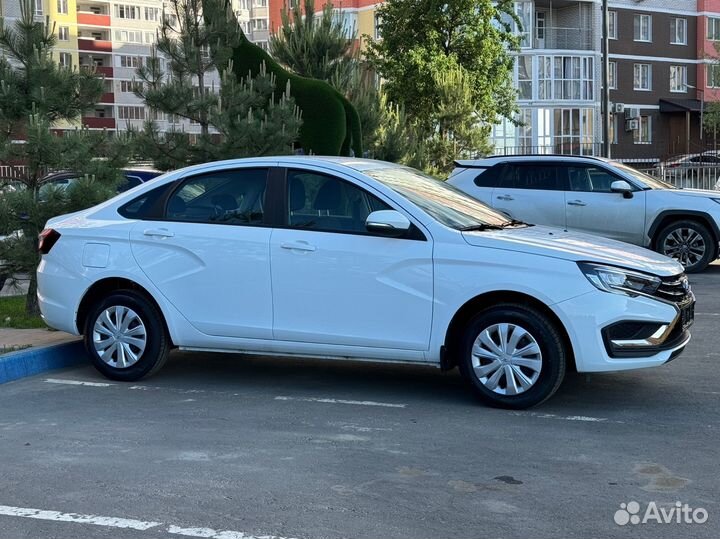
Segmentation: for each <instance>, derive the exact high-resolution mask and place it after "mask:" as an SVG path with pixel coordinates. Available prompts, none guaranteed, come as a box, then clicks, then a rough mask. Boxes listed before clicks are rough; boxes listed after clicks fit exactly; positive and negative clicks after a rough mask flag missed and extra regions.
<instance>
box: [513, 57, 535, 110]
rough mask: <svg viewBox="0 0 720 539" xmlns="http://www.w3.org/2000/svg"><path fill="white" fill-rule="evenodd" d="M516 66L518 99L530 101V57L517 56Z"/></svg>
mask: <svg viewBox="0 0 720 539" xmlns="http://www.w3.org/2000/svg"><path fill="white" fill-rule="evenodd" d="M517 66H518V99H532V97H533V95H532V88H533V83H532V81H533V76H532V56H529V55H527V54H525V55H521V56H519V57H518V62H517Z"/></svg>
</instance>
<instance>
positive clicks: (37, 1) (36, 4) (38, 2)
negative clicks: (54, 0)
mask: <svg viewBox="0 0 720 539" xmlns="http://www.w3.org/2000/svg"><path fill="white" fill-rule="evenodd" d="M32 5H33V11H34V12H35V16H36V17H42V14H43V5H42V0H32Z"/></svg>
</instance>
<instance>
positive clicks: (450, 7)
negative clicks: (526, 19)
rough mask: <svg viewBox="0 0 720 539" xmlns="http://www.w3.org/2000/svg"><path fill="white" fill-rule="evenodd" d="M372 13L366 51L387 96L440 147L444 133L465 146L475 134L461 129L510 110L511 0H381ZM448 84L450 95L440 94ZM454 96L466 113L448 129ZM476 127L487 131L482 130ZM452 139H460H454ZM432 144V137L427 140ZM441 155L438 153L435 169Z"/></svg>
mask: <svg viewBox="0 0 720 539" xmlns="http://www.w3.org/2000/svg"><path fill="white" fill-rule="evenodd" d="M378 17H379V20H380V23H379V30H380V34H381V36H382V39H378V40H375V39H372V38H370V37H369V36H366V38H367V39H368V57H369V59H370V61H371V63H372V65H373V66H374V67H375V68H376V69H377V71H378V73H379V74H380V75H381V77H382V78H383V80H384V89H385V91H386V92H387V94H388V97H389V99H390V100H391V101H392V102H394V103H397V104H399V105H401V106H403V107H404V109H405V111H406V113H407V115H408V118H409V119H410V121H411V122H412V123H413V124H414V125H415V126H416V128H417V129H418V130H419V131H420V132H422V133H424V134H425V136H427V137H428V138H430V139H435V142H436V143H437V142H440V141H444V142H442V145H443V146H444V147H446V149H447V147H448V146H447V145H448V141H450V140H452V141H454V142H453V144H458V148H462V147H464V148H465V150H466V151H470V150H472V149H473V148H472V146H473V144H475V143H478V142H480V141H479V139H478V137H477V136H475V135H472V136H471V134H470V132H469V131H468V129H470V128H471V127H473V126H475V127H478V126H482V125H491V124H494V123H497V122H498V121H499V120H500V119H501V118H502V117H507V118H512V117H513V114H514V112H515V111H516V104H515V100H516V97H517V93H516V90H515V88H514V85H513V78H512V74H513V63H514V60H513V55H512V52H513V51H514V50H516V49H517V48H518V46H519V37H518V36H517V35H516V34H514V33H513V31H512V23H513V21H517V20H518V19H517V16H516V15H515V12H514V2H512V1H509V0H500V1H495V0H455V1H453V2H435V1H434V0H388V1H387V2H386V3H385V4H383V5H382V6H381V7H380V8H379V9H378ZM450 89H452V90H453V91H457V92H458V94H457V95H456V96H455V97H452V98H448V91H449V90H450ZM467 92H469V94H468V93H467ZM455 99H457V100H458V101H459V102H462V111H463V112H464V113H465V112H468V110H470V111H471V112H472V114H470V116H469V119H468V120H467V121H466V123H465V125H464V126H463V127H462V128H460V129H458V128H454V129H453V130H452V131H454V133H451V130H450V128H449V124H448V122H449V121H450V118H457V111H453V110H451V109H452V108H456V107H455V106H454V105H452V102H453V101H454V100H455ZM443 102H444V103H445V105H444V106H443V107H440V106H439V103H443ZM468 105H471V106H470V107H468ZM430 111H432V112H430ZM479 133H480V134H481V135H482V134H483V133H485V134H487V129H484V130H483V129H481V130H480V132H479ZM436 134H438V135H440V137H439V138H438V137H437V136H436ZM459 138H461V139H464V140H465V143H462V144H459ZM470 142H472V143H473V144H470ZM433 145H435V146H436V145H437V144H434V143H433V141H432V140H431V141H430V146H433ZM482 146H483V144H480V145H479V146H478V147H477V148H475V149H476V150H480V149H481V147H482ZM446 162H447V159H446V158H442V159H440V161H439V162H438V168H443V167H445V166H446Z"/></svg>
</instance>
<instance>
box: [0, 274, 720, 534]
mask: <svg viewBox="0 0 720 539" xmlns="http://www.w3.org/2000/svg"><path fill="white" fill-rule="evenodd" d="M691 282H692V284H693V286H694V290H695V293H696V296H697V301H698V302H697V308H696V312H697V315H696V316H697V318H696V323H695V326H694V329H693V340H692V341H691V343H690V344H689V346H688V348H687V350H686V351H685V353H684V354H683V355H682V356H680V357H679V358H678V359H677V360H675V361H673V362H672V363H670V364H667V365H665V366H663V367H660V368H654V369H647V370H642V371H635V372H628V373H618V374H604V375H593V376H584V375H578V374H573V375H569V376H568V377H567V378H566V381H565V383H564V384H563V386H562V387H561V389H560V391H559V392H558V393H557V394H556V395H555V396H554V397H553V398H552V399H551V400H550V401H549V402H547V403H546V404H544V405H542V406H540V407H538V408H535V409H532V410H529V411H522V412H512V411H506V410H496V409H490V408H486V407H483V406H482V405H479V404H478V403H477V402H476V401H475V400H474V399H473V397H472V396H471V395H470V394H469V393H468V391H467V390H466V389H465V388H464V386H463V384H462V382H461V380H460V378H459V375H458V373H457V372H450V373H441V372H440V371H439V370H436V369H432V368H426V367H414V366H392V365H374V364H363V363H355V362H353V363H350V362H328V361H316V360H301V359H293V360H289V359H270V358H257V357H255V358H248V357H243V356H236V355H228V354H205V353H193V354H190V353H174V354H173V356H172V357H171V359H170V361H168V363H167V365H166V366H165V368H164V369H163V370H162V371H160V372H159V373H158V374H157V375H156V376H154V377H152V378H150V379H147V380H143V381H142V382H139V383H136V384H123V383H116V382H109V381H108V380H105V379H104V378H102V377H101V376H100V375H99V374H98V373H96V372H95V371H94V370H93V369H92V368H91V367H82V368H74V369H67V370H63V371H55V372H52V373H46V374H44V375H40V376H36V377H33V378H27V379H24V380H20V381H17V382H11V383H8V384H5V385H2V386H0V539H5V538H7V539H20V538H43V539H53V538H63V539H64V538H68V539H69V538H77V537H83V538H100V537H108V538H110V537H112V538H125V537H127V538H137V539H144V538H161V539H164V538H171V537H214V538H217V539H240V538H244V539H251V538H253V537H256V538H257V537H263V536H279V537H295V538H305V539H320V538H329V539H339V538H358V539H360V538H368V539H370V538H372V539H394V538H417V539H424V538H428V539H430V538H433V539H435V538H438V539H439V538H449V537H453V538H480V537H492V538H553V539H555V538H559V537H563V538H572V537H583V538H585V537H633V538H645V537H647V538H652V539H658V538H664V537H668V538H673V539H676V538H685V537H687V538H693V539H696V538H705V537H707V538H717V537H719V536H720V459H719V458H718V446H719V445H720V421H719V419H718V418H719V417H720V384H718V371H719V369H718V363H719V362H720V331H719V330H720V265H718V264H716V265H714V266H712V267H711V268H710V269H709V270H708V271H707V272H705V273H703V274H701V275H696V276H692V277H691ZM633 502H635V503H636V504H637V506H636V505H635V504H634V503H633ZM678 502H679V503H680V505H681V507H685V504H687V507H688V508H689V510H688V514H694V515H695V516H696V517H697V520H703V518H702V517H703V515H704V516H705V517H706V520H705V521H704V522H703V523H700V522H698V521H695V522H693V523H687V522H680V523H678V522H676V518H675V516H676V515H677V513H672V512H671V511H672V510H673V508H676V509H677V505H676V504H677V503H678ZM621 504H624V505H621ZM649 505H653V506H654V507H656V508H657V513H652V515H654V514H658V515H660V511H661V510H662V512H663V513H664V514H665V515H666V516H668V518H669V519H670V520H671V522H669V523H660V522H657V519H654V518H652V515H651V518H650V520H649V521H647V520H646V522H645V523H642V521H641V522H639V523H637V524H635V523H634V522H635V521H636V520H638V519H640V520H642V517H644V516H646V515H647V513H646V511H647V508H648V506H649ZM636 508H638V511H635V509H636ZM628 509H629V510H630V513H628V512H627V510H628ZM692 511H695V513H692ZM703 511H704V513H703ZM631 513H632V514H631ZM632 517H636V518H634V519H632V520H630V519H631V518H632ZM616 518H617V520H618V521H619V522H621V523H623V522H626V521H629V522H628V523H627V524H617V523H616ZM658 518H664V517H662V515H660V516H658Z"/></svg>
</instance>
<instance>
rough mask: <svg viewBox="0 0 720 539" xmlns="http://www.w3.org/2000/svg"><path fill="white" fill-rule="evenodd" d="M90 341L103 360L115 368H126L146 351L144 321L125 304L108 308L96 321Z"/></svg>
mask: <svg viewBox="0 0 720 539" xmlns="http://www.w3.org/2000/svg"><path fill="white" fill-rule="evenodd" d="M93 344H94V346H95V351H96V352H97V353H98V356H100V359H102V360H103V361H104V362H105V363H107V364H108V365H110V366H111V367H115V368H116V369H127V368H128V367H131V366H132V365H134V364H135V363H137V362H138V360H139V359H140V358H141V357H142V355H143V352H144V351H145V345H146V344H147V333H146V331H145V324H143V321H142V320H141V318H140V317H139V316H138V314H137V313H136V312H135V311H133V310H132V309H130V308H128V307H123V306H122V305H117V306H114V307H108V308H107V309H105V310H104V311H103V312H102V313H100V316H98V317H97V320H95V326H94V327H93Z"/></svg>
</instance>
